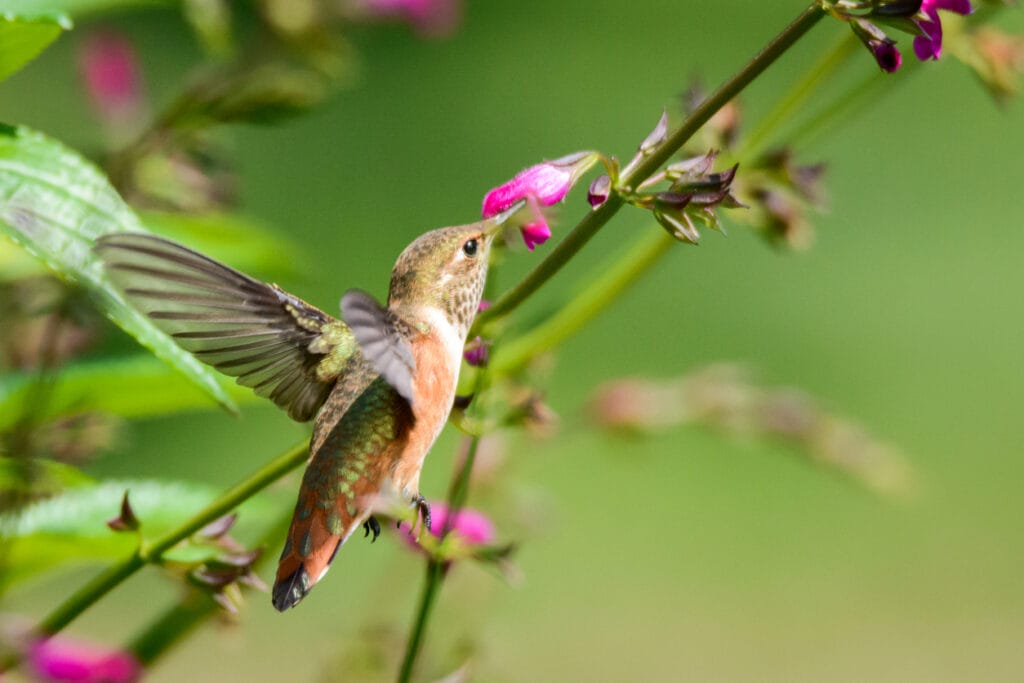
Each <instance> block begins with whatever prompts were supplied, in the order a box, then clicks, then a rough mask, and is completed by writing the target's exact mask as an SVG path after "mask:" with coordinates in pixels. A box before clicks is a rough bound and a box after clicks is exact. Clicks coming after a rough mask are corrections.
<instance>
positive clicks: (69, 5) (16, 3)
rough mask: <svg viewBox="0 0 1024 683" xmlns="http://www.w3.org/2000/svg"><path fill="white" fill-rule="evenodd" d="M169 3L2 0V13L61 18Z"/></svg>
mask: <svg viewBox="0 0 1024 683" xmlns="http://www.w3.org/2000/svg"><path fill="white" fill-rule="evenodd" d="M169 4H170V1H169V0H0V14H3V15H7V16H15V15H16V16H19V17H26V18H28V17H31V18H49V19H60V18H62V17H69V16H70V17H82V16H85V15H88V14H95V13H97V12H109V11H113V10H118V9H126V8H129V7H157V6H161V5H169Z"/></svg>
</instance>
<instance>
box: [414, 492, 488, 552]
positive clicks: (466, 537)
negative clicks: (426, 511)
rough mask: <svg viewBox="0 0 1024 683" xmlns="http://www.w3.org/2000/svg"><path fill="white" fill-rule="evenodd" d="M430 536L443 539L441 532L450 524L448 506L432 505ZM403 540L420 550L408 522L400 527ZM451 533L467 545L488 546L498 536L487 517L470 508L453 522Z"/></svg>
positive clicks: (438, 503) (459, 514)
mask: <svg viewBox="0 0 1024 683" xmlns="http://www.w3.org/2000/svg"><path fill="white" fill-rule="evenodd" d="M430 510H431V514H430V535H431V536H433V537H434V538H437V539H440V538H441V530H442V529H444V528H445V526H446V525H447V524H448V513H449V510H448V505H447V504H445V503H443V502H440V501H437V502H433V501H431V503H430ZM399 529H400V531H402V532H403V533H402V534H401V536H402V538H403V539H405V541H406V543H408V544H409V546H410V547H413V548H417V549H418V548H419V547H420V546H419V545H418V544H417V543H416V538H415V536H414V535H413V534H412V531H411V530H410V528H409V524H408V523H407V522H402V524H401V526H400V527H399ZM450 531H451V533H452V534H454V535H456V536H458V537H459V538H460V539H461V540H462V542H463V543H465V544H466V545H471V546H474V545H486V544H488V543H491V542H492V541H494V537H495V535H496V533H495V530H494V524H493V522H491V520H490V519H488V518H487V515H485V514H483V513H482V512H478V511H477V510H472V509H470V508H462V509H461V510H459V512H458V514H456V515H455V518H454V519H453V520H452V522H451V529H450Z"/></svg>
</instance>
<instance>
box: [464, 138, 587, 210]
mask: <svg viewBox="0 0 1024 683" xmlns="http://www.w3.org/2000/svg"><path fill="white" fill-rule="evenodd" d="M597 159H598V157H597V154H595V153H594V152H577V153H576V154H570V155H568V156H564V157H562V158H561V159H555V160H554V161H545V162H544V163H543V164H537V165H536V166H530V167H529V168H527V169H524V170H522V171H520V172H519V173H517V174H516V176H515V177H514V178H512V180H510V181H508V182H507V183H505V184H504V185H499V186H498V187H496V188H494V189H493V190H491V191H490V192H488V193H487V195H486V196H484V206H483V216H484V218H490V217H491V216H496V215H498V214H499V213H501V212H502V211H504V210H505V209H507V208H509V207H510V206H512V205H513V204H515V203H516V202H518V201H519V200H520V199H523V198H526V197H533V198H534V199H536V200H537V201H538V202H540V203H541V204H543V205H544V206H551V205H552V204H557V203H558V202H560V201H562V200H563V199H564V198H565V195H566V194H567V193H568V192H569V190H570V189H571V188H572V186H573V185H574V184H575V183H576V181H577V180H579V177H580V176H581V175H583V174H584V173H586V172H587V170H588V169H589V168H590V167H591V166H593V165H594V164H595V163H597Z"/></svg>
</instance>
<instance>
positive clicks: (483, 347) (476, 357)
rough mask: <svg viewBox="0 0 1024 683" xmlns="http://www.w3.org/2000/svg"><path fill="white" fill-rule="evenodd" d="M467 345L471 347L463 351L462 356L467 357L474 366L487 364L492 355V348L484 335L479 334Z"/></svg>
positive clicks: (468, 361) (467, 360)
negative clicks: (484, 338)
mask: <svg viewBox="0 0 1024 683" xmlns="http://www.w3.org/2000/svg"><path fill="white" fill-rule="evenodd" d="M467 346H468V347H469V348H468V349H467V350H466V351H464V352H463V353H462V357H463V358H465V359H466V362H467V363H469V364H470V365H472V366H473V367H480V366H481V365H487V360H488V358H490V355H491V354H490V348H489V347H488V344H487V342H485V341H484V340H483V338H482V337H480V336H477V338H476V339H474V340H473V341H471V342H469V344H467Z"/></svg>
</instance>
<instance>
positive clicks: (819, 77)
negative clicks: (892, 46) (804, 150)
mask: <svg viewBox="0 0 1024 683" xmlns="http://www.w3.org/2000/svg"><path fill="white" fill-rule="evenodd" d="M859 45H860V43H859V42H858V41H857V37H856V36H855V35H853V33H852V32H847V33H845V34H842V35H841V36H840V39H839V40H838V41H837V42H836V44H835V46H834V47H833V48H832V49H831V50H829V51H828V52H826V53H825V54H824V55H822V57H821V59H819V60H818V61H816V62H815V63H814V64H813V65H811V68H810V69H808V70H807V72H806V73H805V74H804V76H803V78H801V79H800V80H799V81H797V82H796V83H795V84H794V85H793V87H792V88H790V89H789V90H788V91H787V93H786V95H785V97H783V98H782V99H780V100H779V101H778V102H777V103H776V104H775V106H774V107H772V109H771V111H769V112H768V113H767V114H766V115H765V116H764V118H762V119H761V121H760V122H759V123H758V124H757V126H755V127H754V129H753V130H752V131H751V132H750V133H749V134H747V135H746V136H745V139H744V141H743V148H744V150H745V154H744V155H743V156H745V157H749V158H756V157H757V156H758V155H759V154H761V152H762V151H763V148H764V145H765V143H766V142H767V141H768V140H769V138H770V136H771V135H772V134H773V133H774V132H775V131H777V130H778V128H779V126H781V125H782V124H783V123H785V122H786V121H788V120H791V119H792V118H793V117H794V115H795V113H796V112H797V111H798V110H799V109H800V107H802V106H803V105H804V104H806V103H807V101H808V100H809V99H810V98H811V96H812V95H813V94H814V92H815V90H816V89H817V88H818V86H819V85H820V84H821V83H822V82H824V81H825V79H827V78H829V77H830V76H832V75H833V74H834V73H835V72H836V69H838V68H839V67H840V66H841V65H842V64H843V63H844V62H845V61H846V60H847V59H848V58H849V57H850V55H852V54H854V52H855V51H856V50H857V48H858V47H859Z"/></svg>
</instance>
